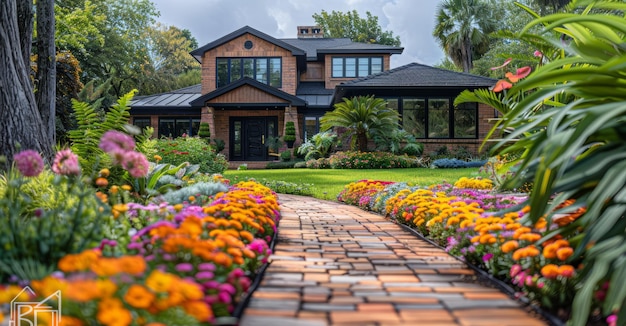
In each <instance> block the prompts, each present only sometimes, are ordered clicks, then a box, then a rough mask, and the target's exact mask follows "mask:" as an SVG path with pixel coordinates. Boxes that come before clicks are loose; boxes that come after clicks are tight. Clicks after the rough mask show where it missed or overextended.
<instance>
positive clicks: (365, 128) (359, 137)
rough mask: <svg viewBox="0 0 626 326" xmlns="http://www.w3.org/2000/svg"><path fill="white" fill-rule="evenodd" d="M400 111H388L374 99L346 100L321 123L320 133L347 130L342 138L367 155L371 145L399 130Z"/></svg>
mask: <svg viewBox="0 0 626 326" xmlns="http://www.w3.org/2000/svg"><path fill="white" fill-rule="evenodd" d="M399 120H400V117H399V115H398V111H396V110H394V109H391V108H389V107H388V105H387V102H386V101H385V100H383V99H380V98H375V97H374V96H356V97H353V98H352V99H347V98H344V99H343V102H341V103H337V104H335V109H334V110H333V111H331V112H327V113H326V114H324V116H323V117H322V118H321V119H320V123H321V125H320V129H321V130H322V131H325V130H329V129H331V128H333V127H343V128H345V131H344V133H343V134H342V137H347V138H349V139H351V146H352V149H358V150H359V151H361V152H367V142H368V140H369V139H372V138H374V137H376V136H381V137H382V136H383V135H385V134H389V133H391V132H392V131H394V130H396V129H398V121H399Z"/></svg>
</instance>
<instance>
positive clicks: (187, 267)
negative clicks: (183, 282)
mask: <svg viewBox="0 0 626 326" xmlns="http://www.w3.org/2000/svg"><path fill="white" fill-rule="evenodd" d="M175 269H176V270H177V271H179V272H182V273H185V272H191V271H192V270H193V265H192V264H190V263H180V264H178V265H176V267H175Z"/></svg>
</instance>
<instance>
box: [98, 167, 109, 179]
mask: <svg viewBox="0 0 626 326" xmlns="http://www.w3.org/2000/svg"><path fill="white" fill-rule="evenodd" d="M99 174H100V176H101V177H103V178H106V177H108V176H109V174H111V171H109V169H107V168H104V169H102V170H100V173H99Z"/></svg>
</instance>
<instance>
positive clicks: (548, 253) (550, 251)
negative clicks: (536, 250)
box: [543, 243, 559, 259]
mask: <svg viewBox="0 0 626 326" xmlns="http://www.w3.org/2000/svg"><path fill="white" fill-rule="evenodd" d="M558 249H559V246H557V245H556V244H554V243H551V244H549V245H547V246H545V247H544V248H543V256H544V257H545V258H547V259H554V258H556V251H557V250H558Z"/></svg>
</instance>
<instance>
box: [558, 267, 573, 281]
mask: <svg viewBox="0 0 626 326" xmlns="http://www.w3.org/2000/svg"><path fill="white" fill-rule="evenodd" d="M574 272H575V271H574V267H573V266H572V265H563V266H559V270H558V273H559V275H561V276H563V277H566V278H570V277H572V276H574Z"/></svg>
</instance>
